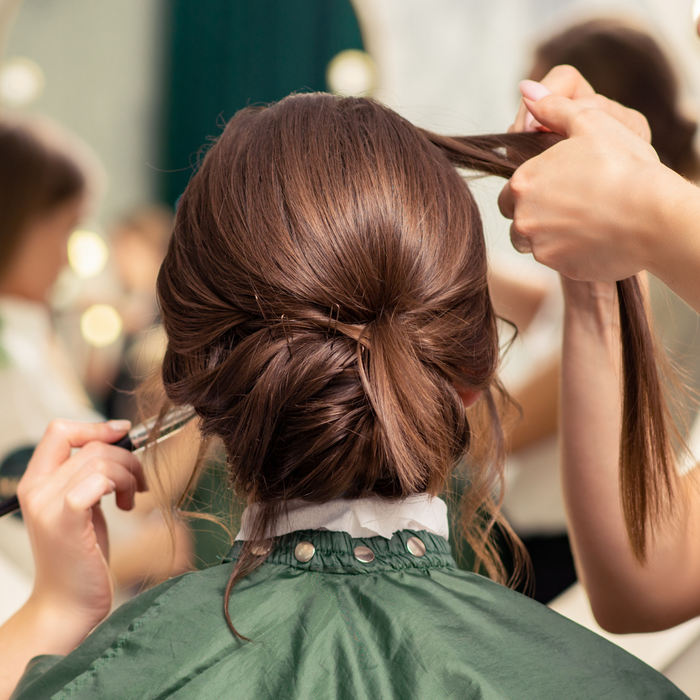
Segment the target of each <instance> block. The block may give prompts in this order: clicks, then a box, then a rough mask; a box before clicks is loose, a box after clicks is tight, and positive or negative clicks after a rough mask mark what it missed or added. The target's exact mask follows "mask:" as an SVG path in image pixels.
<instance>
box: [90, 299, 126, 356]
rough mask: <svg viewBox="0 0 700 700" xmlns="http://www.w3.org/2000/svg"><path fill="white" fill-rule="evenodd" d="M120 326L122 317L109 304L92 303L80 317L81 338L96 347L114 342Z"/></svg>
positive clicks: (118, 334) (119, 333)
mask: <svg viewBox="0 0 700 700" xmlns="http://www.w3.org/2000/svg"><path fill="white" fill-rule="evenodd" d="M122 326H123V323H122V317H121V316H120V315H119V312H118V311H117V310H116V309H115V308H114V307H113V306H110V305H109V304H93V305H92V306H91V307H90V308H89V309H86V311H85V312H84V313H83V315H82V316H81V317H80V332H81V333H82V335H83V338H84V339H85V341H86V342H87V343H89V344H90V345H92V346H93V347H96V348H103V347H106V346H107V345H111V344H112V343H114V342H115V341H116V340H117V338H119V336H120V335H121V332H122Z"/></svg>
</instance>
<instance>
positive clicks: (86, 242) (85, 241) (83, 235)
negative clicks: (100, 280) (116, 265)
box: [68, 231, 109, 279]
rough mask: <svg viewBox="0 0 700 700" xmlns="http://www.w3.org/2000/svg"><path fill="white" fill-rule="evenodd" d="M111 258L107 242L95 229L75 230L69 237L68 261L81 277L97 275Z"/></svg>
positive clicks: (87, 277)
mask: <svg viewBox="0 0 700 700" xmlns="http://www.w3.org/2000/svg"><path fill="white" fill-rule="evenodd" d="M107 258H109V250H108V249H107V245H106V243H105V242H104V241H103V240H102V238H101V237H100V236H99V235H98V234H97V233H95V232H94V231H73V233H72V234H71V236H70V238H69V239H68V262H69V264H70V266H71V269H72V270H73V272H75V274H76V275H77V276H78V277H80V279H89V278H90V277H95V275H98V274H99V273H100V272H102V270H103V269H104V266H105V265H106V264H107Z"/></svg>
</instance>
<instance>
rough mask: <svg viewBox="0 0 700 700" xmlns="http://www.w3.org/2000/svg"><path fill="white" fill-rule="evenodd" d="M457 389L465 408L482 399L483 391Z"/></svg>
mask: <svg viewBox="0 0 700 700" xmlns="http://www.w3.org/2000/svg"><path fill="white" fill-rule="evenodd" d="M455 389H457V393H458V394H459V396H460V398H461V399H462V403H463V404H464V407H465V408H470V407H471V406H473V405H474V404H475V403H476V402H477V401H478V400H479V398H480V397H481V389H462V388H460V387H455Z"/></svg>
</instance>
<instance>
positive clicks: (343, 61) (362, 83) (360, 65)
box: [326, 49, 377, 95]
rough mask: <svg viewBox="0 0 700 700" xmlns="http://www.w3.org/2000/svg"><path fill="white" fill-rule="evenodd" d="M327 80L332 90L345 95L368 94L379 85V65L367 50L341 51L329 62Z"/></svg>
mask: <svg viewBox="0 0 700 700" xmlns="http://www.w3.org/2000/svg"><path fill="white" fill-rule="evenodd" d="M326 82H327V83H328V88H329V89H330V90H331V92H335V93H338V94H343V95H363V94H368V93H370V92H371V91H372V90H374V88H375V87H376V86H377V67H376V65H375V63H374V60H373V59H372V57H371V56H370V55H369V54H368V53H366V52H365V51H358V50H357V49H348V50H347V51H341V52H340V53H339V54H336V55H335V56H334V57H333V58H332V59H331V62H330V63H329V64H328V68H327V69H326Z"/></svg>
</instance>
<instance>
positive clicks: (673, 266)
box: [631, 166, 700, 313]
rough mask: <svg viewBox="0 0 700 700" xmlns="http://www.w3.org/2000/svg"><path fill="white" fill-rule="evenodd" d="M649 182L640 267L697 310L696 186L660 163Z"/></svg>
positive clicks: (699, 196) (699, 236) (699, 232)
mask: <svg viewBox="0 0 700 700" xmlns="http://www.w3.org/2000/svg"><path fill="white" fill-rule="evenodd" d="M650 184H651V187H650V188H649V189H650V190H651V191H650V196H649V197H648V198H646V200H645V201H646V203H647V209H648V212H647V214H648V216H647V217H646V219H647V221H648V222H649V226H648V229H647V231H646V232H645V233H644V235H643V237H642V241H643V245H644V247H645V251H644V256H645V258H646V264H645V265H644V267H645V268H646V269H647V270H649V272H651V273H652V274H654V275H655V276H656V277H658V278H659V279H660V280H661V281H662V282H663V283H664V284H665V285H666V286H668V287H669V288H670V289H672V290H673V291H674V292H675V293H676V294H678V296H679V297H681V299H683V300H684V301H685V302H686V303H687V304H689V305H690V306H692V307H693V309H695V311H697V312H698V313H700V189H699V188H698V187H696V186H695V185H694V184H693V183H691V182H688V181H687V180H685V179H683V178H682V177H680V176H679V175H676V174H675V173H673V172H672V171H670V170H668V168H665V167H663V166H659V170H658V178H657V179H656V181H654V182H652V183H650ZM631 233H633V232H631Z"/></svg>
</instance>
